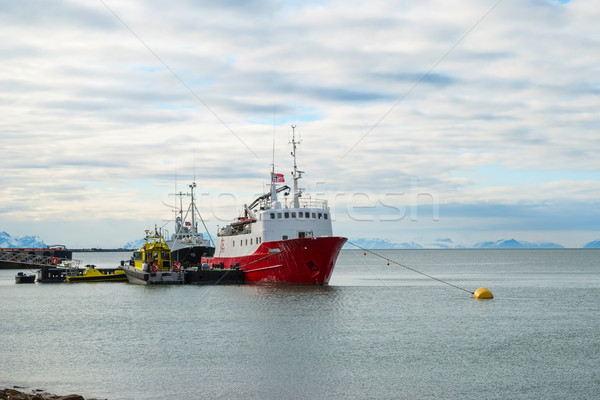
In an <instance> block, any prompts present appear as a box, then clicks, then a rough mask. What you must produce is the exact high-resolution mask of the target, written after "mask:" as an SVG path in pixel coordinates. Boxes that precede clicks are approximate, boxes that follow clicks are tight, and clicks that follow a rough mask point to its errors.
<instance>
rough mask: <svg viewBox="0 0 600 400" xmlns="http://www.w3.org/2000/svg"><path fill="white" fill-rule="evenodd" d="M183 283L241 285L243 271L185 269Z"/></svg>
mask: <svg viewBox="0 0 600 400" xmlns="http://www.w3.org/2000/svg"><path fill="white" fill-rule="evenodd" d="M185 283H192V284H195V285H242V284H244V271H242V270H239V269H207V270H202V269H200V270H197V271H193V270H192V271H190V270H188V271H185Z"/></svg>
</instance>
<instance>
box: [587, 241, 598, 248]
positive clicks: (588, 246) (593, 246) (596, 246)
mask: <svg viewBox="0 0 600 400" xmlns="http://www.w3.org/2000/svg"><path fill="white" fill-rule="evenodd" d="M583 248H584V249H600V240H594V241H593V242H589V243H588V244H586V245H585V246H583Z"/></svg>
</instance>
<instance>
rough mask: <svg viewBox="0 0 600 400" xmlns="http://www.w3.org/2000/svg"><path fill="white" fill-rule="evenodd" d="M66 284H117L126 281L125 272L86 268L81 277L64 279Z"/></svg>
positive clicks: (112, 269)
mask: <svg viewBox="0 0 600 400" xmlns="http://www.w3.org/2000/svg"><path fill="white" fill-rule="evenodd" d="M66 280H67V282H71V283H74V282H119V281H127V275H125V271H123V270H122V269H120V268H96V267H94V266H91V267H88V268H86V270H85V271H83V274H81V275H73V276H69V275H67V277H66Z"/></svg>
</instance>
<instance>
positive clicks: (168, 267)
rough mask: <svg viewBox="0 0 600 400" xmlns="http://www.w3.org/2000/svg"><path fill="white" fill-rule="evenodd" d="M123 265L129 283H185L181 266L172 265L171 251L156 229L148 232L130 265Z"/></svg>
mask: <svg viewBox="0 0 600 400" xmlns="http://www.w3.org/2000/svg"><path fill="white" fill-rule="evenodd" d="M123 264H125V263H121V268H123V270H124V271H125V273H126V274H127V279H128V280H129V283H135V284H138V285H156V284H180V283H183V282H184V278H185V276H184V271H183V270H182V267H181V264H180V263H178V262H176V263H171V250H170V249H169V246H168V245H167V243H166V242H165V239H164V238H163V236H162V235H161V234H159V233H158V230H157V228H156V227H155V228H154V234H151V233H150V231H146V237H145V239H144V244H143V245H142V247H141V248H140V249H139V250H138V251H136V252H134V253H133V257H132V258H131V260H130V261H129V265H127V264H125V265H123Z"/></svg>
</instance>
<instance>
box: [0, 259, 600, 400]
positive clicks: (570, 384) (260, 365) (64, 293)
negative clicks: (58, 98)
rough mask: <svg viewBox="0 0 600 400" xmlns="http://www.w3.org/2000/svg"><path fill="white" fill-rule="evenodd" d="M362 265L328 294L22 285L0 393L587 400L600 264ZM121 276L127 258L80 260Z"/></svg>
mask: <svg viewBox="0 0 600 400" xmlns="http://www.w3.org/2000/svg"><path fill="white" fill-rule="evenodd" d="M378 253H380V254H383V255H384V256H385V257H388V258H390V259H392V260H395V261H398V262H400V263H402V264H404V265H407V266H410V267H412V268H415V269H418V270H420V271H422V272H424V273H427V274H429V275H433V276H435V277H437V278H440V279H443V280H446V281H448V282H450V283H452V284H454V285H457V286H460V287H462V288H465V289H467V290H469V291H474V290H475V289H477V288H478V287H481V286H486V287H488V288H490V290H491V291H492V292H493V293H494V296H495V298H494V299H493V300H475V299H473V298H472V296H471V295H470V294H469V293H467V292H464V291H462V290H459V289H456V288H453V287H450V286H447V285H444V284H442V283H440V282H437V281H434V280H432V279H429V278H427V277H424V276H422V275H419V274H416V273H414V272H412V271H409V270H407V269H404V268H402V267H400V266H397V265H394V264H393V263H392V264H391V265H389V266H388V265H387V263H386V261H385V260H381V259H379V258H377V257H374V256H372V255H369V254H368V255H367V256H364V255H363V252H362V251H355V250H344V251H342V253H341V255H340V258H339V260H338V265H337V267H336V270H335V272H334V275H333V277H332V279H331V282H330V285H329V286H325V287H297V286H291V287H290V286H193V285H185V286H162V287H144V286H137V285H129V284H127V283H96V284H37V283H36V284H34V285H16V284H15V283H14V275H15V273H16V272H17V271H15V270H1V271H0V321H1V325H0V349H1V351H0V386H4V385H6V386H12V385H20V386H26V387H29V388H31V389H34V388H41V389H45V390H48V391H50V392H54V393H59V394H67V393H80V394H82V395H84V396H85V397H96V398H106V399H110V400H117V399H165V398H171V399H194V398H210V399H231V398H244V399H321V398H333V399H337V398H340V399H341V398H357V399H429V398H431V399H438V398H444V399H449V398H460V399H480V398H488V399H489V398H492V399H593V398H599V396H600V315H599V311H600V307H599V304H600V250H388V251H379V252H378ZM74 257H76V258H77V257H79V258H81V259H82V260H83V263H84V264H87V263H93V264H96V265H98V266H114V265H117V264H118V261H120V260H121V259H127V258H128V257H129V253H75V255H74Z"/></svg>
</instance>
